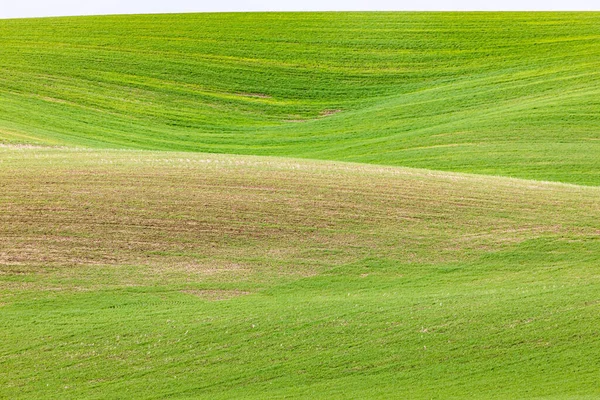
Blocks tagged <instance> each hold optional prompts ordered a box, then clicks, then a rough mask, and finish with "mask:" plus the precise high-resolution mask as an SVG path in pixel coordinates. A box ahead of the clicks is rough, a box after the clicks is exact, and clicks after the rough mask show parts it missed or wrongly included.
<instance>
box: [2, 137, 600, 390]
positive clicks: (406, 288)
mask: <svg viewBox="0 0 600 400" xmlns="http://www.w3.org/2000/svg"><path fill="white" fill-rule="evenodd" d="M0 182H1V185H2V189H1V190H0V205H1V208H0V209H1V210H2V212H1V213H0V264H1V265H2V269H1V271H2V274H1V275H0V383H1V384H0V397H3V398H48V399H52V398H56V399H58V398H60V399H64V398H103V399H105V398H123V397H127V398H210V399H214V398H283V397H286V398H289V397H292V398H306V397H310V398H327V399H329V398H373V397H381V398H390V397H396V398H413V399H419V398H422V399H432V398H434V399H438V398H439V399H446V398H474V397H477V398H488V399H505V398H551V399H567V398H578V399H580V398H581V399H583V398H590V399H591V398H597V397H599V396H600V386H598V380H597V378H598V375H599V373H600V367H599V366H600V363H598V360H599V359H600V342H599V337H600V336H599V332H598V322H597V315H598V312H599V311H600V302H599V298H598V293H599V290H600V273H599V272H600V271H599V269H598V265H600V241H599V240H598V235H599V233H600V223H599V221H600V208H599V205H600V190H599V189H598V188H596V187H585V186H576V185H566V184H560V183H543V182H535V181H527V180H516V179H509V178H496V177H483V176H476V175H466V174H456V173H442V172H431V171H427V170H415V169H403V168H397V167H380V166H369V165H358V164H346V163H331V162H323V161H302V160H291V159H282V158H268V157H267V158H265V157H248V156H227V155H203V154H191V153H174V152H173V153H169V152H145V151H122V150H82V149H79V150H76V149H72V150H69V149H46V148H35V147H33V148H31V147H15V146H5V147H3V148H2V147H0Z"/></svg>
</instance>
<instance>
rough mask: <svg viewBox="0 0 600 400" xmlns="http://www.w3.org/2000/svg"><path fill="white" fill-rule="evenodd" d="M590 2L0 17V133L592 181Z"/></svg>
mask: <svg viewBox="0 0 600 400" xmlns="http://www.w3.org/2000/svg"><path fill="white" fill-rule="evenodd" d="M599 22H600V14H598V13H467V14H465V13H300V14H295V13H285V14H281V13H265V14H253V13H250V14H243V13H242V14H190V15H151V16H113V17H86V18H50V19H30V20H4V21H0V140H2V141H4V142H12V143H38V144H53V145H69V146H85V147H88V146H91V147H111V148H140V149H154V150H180V151H201V152H211V153H235V154H256V155H277V156H293V157H302V158H313V159H329V160H343V161H354V162H361V163H375V164H387V165H401V166H412V167H419V168H428V169H437V170H447V171H460V172H472V173H481V174H492V175H506V176H514V177H522V178H530V179H540V180H552V181H562V182H571V183H579V184H587V185H598V184H599V183H600V175H598V171H600V164H599V162H600V161H599V160H600V158H599V157H598V156H597V155H598V154H600V140H599V139H600V137H599V136H598V130H599V128H600V120H599V117H598V115H600V101H599V100H598V99H600V93H599V89H598V88H599V87H600V75H599V72H598V68H597V66H598V65H599V64H600V45H599V43H600V40H599V39H600V28H599V27H600V23H599Z"/></svg>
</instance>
